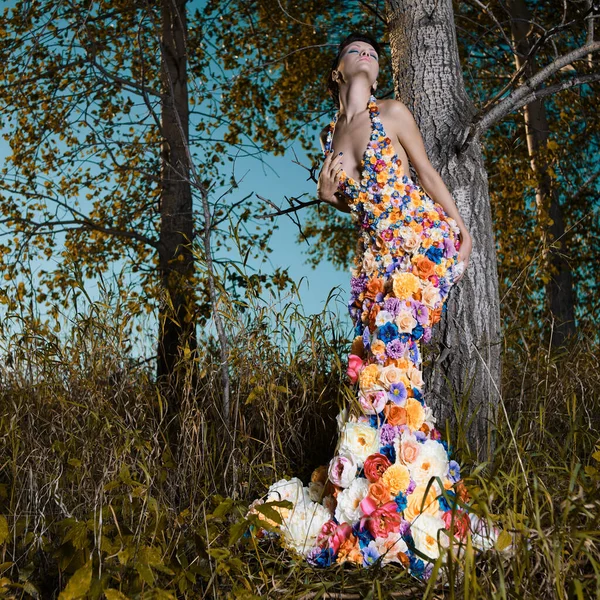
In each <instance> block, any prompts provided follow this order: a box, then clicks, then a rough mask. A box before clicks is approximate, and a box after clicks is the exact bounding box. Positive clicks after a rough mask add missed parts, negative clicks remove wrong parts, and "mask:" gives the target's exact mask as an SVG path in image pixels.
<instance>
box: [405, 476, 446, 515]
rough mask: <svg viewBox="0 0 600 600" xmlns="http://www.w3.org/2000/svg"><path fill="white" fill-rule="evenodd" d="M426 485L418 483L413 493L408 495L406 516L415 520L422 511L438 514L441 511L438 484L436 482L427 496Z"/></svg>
mask: <svg viewBox="0 0 600 600" xmlns="http://www.w3.org/2000/svg"><path fill="white" fill-rule="evenodd" d="M426 489H427V486H426V485H418V486H417V487H416V488H415V489H414V491H413V493H412V494H409V495H408V499H407V506H406V508H405V509H404V518H405V519H406V520H408V521H413V520H414V519H415V517H417V516H418V515H420V514H421V513H426V514H430V515H435V516H437V515H438V514H439V512H440V508H439V502H438V495H439V493H438V490H437V485H436V484H435V483H434V484H432V485H431V487H430V488H429V492H428V493H427V496H425V490H426Z"/></svg>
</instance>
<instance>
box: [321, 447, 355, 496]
mask: <svg viewBox="0 0 600 600" xmlns="http://www.w3.org/2000/svg"><path fill="white" fill-rule="evenodd" d="M356 471H357V466H356V463H355V462H354V460H353V459H352V457H350V456H343V455H341V454H338V455H337V456H334V457H333V458H332V459H331V461H330V463H329V469H328V472H327V474H328V475H329V481H331V483H333V484H334V485H337V486H338V487H342V488H347V487H349V486H350V484H351V483H352V480H353V479H354V477H355V476H356Z"/></svg>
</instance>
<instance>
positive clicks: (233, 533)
mask: <svg viewBox="0 0 600 600" xmlns="http://www.w3.org/2000/svg"><path fill="white" fill-rule="evenodd" d="M247 529H248V521H247V520H246V519H240V520H239V521H236V522H235V523H234V524H233V525H232V526H231V527H230V528H229V545H230V546H232V545H233V544H235V543H236V542H237V541H238V540H239V539H240V538H241V537H242V536H243V535H244V533H246V530H247Z"/></svg>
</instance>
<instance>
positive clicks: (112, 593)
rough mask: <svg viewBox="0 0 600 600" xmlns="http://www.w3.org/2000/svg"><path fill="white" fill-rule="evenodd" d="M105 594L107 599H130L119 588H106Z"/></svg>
mask: <svg viewBox="0 0 600 600" xmlns="http://www.w3.org/2000/svg"><path fill="white" fill-rule="evenodd" d="M104 595H105V596H106V600H129V599H128V598H127V596H126V595H125V594H124V593H123V592H120V591H119V590H113V589H108V590H104Z"/></svg>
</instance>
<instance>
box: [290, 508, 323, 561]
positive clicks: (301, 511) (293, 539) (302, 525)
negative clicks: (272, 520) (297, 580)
mask: <svg viewBox="0 0 600 600" xmlns="http://www.w3.org/2000/svg"><path fill="white" fill-rule="evenodd" d="M330 518H331V516H330V514H329V511H328V510H327V509H326V508H325V507H323V506H321V505H320V504H317V503H316V502H309V503H308V504H307V505H306V506H303V507H298V508H296V510H294V511H292V512H291V513H290V515H289V517H287V518H285V519H284V520H283V524H282V526H281V530H282V533H283V539H284V541H285V545H286V546H287V547H288V548H291V549H292V550H295V551H296V552H299V553H300V554H304V555H306V554H308V552H309V551H310V550H311V549H312V548H313V547H314V546H315V545H316V543H317V536H318V535H319V533H320V532H321V528H322V527H323V525H324V524H325V523H326V522H327V521H329V519H330Z"/></svg>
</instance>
